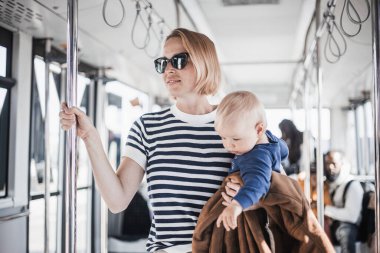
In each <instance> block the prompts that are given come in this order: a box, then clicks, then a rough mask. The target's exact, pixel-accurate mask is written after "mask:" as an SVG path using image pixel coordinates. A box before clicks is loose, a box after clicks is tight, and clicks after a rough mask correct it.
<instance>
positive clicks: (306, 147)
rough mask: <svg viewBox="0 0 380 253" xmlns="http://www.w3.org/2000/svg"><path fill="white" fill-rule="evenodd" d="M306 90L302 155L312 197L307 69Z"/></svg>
mask: <svg viewBox="0 0 380 253" xmlns="http://www.w3.org/2000/svg"><path fill="white" fill-rule="evenodd" d="M303 82H304V92H303V96H304V97H303V108H304V115H305V116H304V117H305V130H304V131H303V145H302V149H303V150H302V157H303V161H302V162H303V167H304V170H305V181H304V192H305V196H306V197H307V199H311V198H312V196H311V193H310V140H309V138H310V136H309V129H310V124H309V118H310V117H309V106H310V103H309V93H310V92H309V89H310V84H309V83H308V81H307V70H306V69H305V70H304V79H303Z"/></svg>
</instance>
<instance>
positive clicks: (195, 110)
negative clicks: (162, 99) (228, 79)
mask: <svg viewBox="0 0 380 253" xmlns="http://www.w3.org/2000/svg"><path fill="white" fill-rule="evenodd" d="M176 105H177V108H178V109H179V110H180V111H182V112H184V113H187V114H193V115H202V114H207V113H210V112H212V111H213V110H214V109H215V106H213V105H210V103H209V102H208V100H207V97H206V96H194V97H187V98H177V103H176Z"/></svg>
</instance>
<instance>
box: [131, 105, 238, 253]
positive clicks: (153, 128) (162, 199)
mask: <svg viewBox="0 0 380 253" xmlns="http://www.w3.org/2000/svg"><path fill="white" fill-rule="evenodd" d="M214 118H215V111H213V112H211V113H208V114H204V115H190V114H186V113H183V112H181V111H180V110H179V109H178V108H177V107H176V106H175V105H174V106H172V107H171V108H168V109H165V110H163V111H160V112H157V113H148V114H145V115H143V116H142V117H141V118H140V119H138V120H137V121H136V122H135V123H134V124H133V126H132V128H131V130H130V133H129V136H128V142H127V147H126V156H128V157H130V158H131V159H133V160H134V161H136V162H137V163H138V164H139V165H140V166H141V167H142V168H144V169H145V173H146V178H147V183H148V195H149V199H150V203H151V206H152V211H153V220H152V225H151V229H150V234H149V238H148V241H147V250H148V251H149V252H154V251H156V250H159V249H165V250H166V251H168V252H174V249H175V248H181V250H182V252H186V251H191V241H192V235H193V232H194V228H195V225H196V223H197V219H198V216H199V213H200V211H201V210H202V207H203V205H204V204H205V203H206V201H207V200H208V199H209V198H210V197H211V196H212V195H213V194H214V193H215V192H216V191H217V189H218V188H219V187H220V185H221V182H222V181H223V179H224V177H225V176H226V175H227V172H228V169H229V167H230V166H231V158H232V157H233V155H231V154H229V153H227V151H226V150H225V149H224V148H223V144H222V141H221V139H220V137H219V135H218V134H217V133H216V132H215V130H214V122H213V121H214ZM171 249H173V250H171ZM184 249H185V250H184Z"/></svg>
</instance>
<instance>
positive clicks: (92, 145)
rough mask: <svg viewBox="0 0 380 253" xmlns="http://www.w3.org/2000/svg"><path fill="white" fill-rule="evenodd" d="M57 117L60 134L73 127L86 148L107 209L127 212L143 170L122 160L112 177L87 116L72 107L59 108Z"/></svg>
mask: <svg viewBox="0 0 380 253" xmlns="http://www.w3.org/2000/svg"><path fill="white" fill-rule="evenodd" d="M59 116H60V122H61V126H62V128H63V129H64V130H68V129H70V128H71V127H72V126H73V125H74V124H76V125H77V135H78V136H79V137H80V138H81V139H82V140H83V141H84V143H85V145H86V149H87V152H88V155H89V158H90V161H91V166H92V170H93V173H94V177H95V181H96V185H97V187H98V189H99V191H100V194H101V195H102V197H103V199H104V201H105V202H106V204H107V206H108V208H109V209H110V210H111V212H113V213H116V212H120V211H122V210H124V209H125V208H127V206H128V205H129V203H130V202H131V200H132V198H133V196H134V195H135V193H136V192H137V190H138V188H139V185H140V183H141V181H142V178H143V176H144V170H143V168H142V167H141V166H140V165H138V164H137V163H136V162H135V161H133V160H132V159H130V158H124V159H123V160H122V162H121V164H120V166H119V168H118V170H117V171H116V173H115V171H114V170H113V168H112V166H111V164H110V162H109V161H108V157H107V155H106V153H105V151H104V149H103V145H102V143H101V139H100V136H99V133H98V132H97V130H96V128H95V127H94V125H93V124H92V122H91V120H90V119H89V118H88V117H87V115H86V114H85V113H84V112H82V111H81V110H79V109H78V108H76V107H72V108H70V109H68V108H67V106H66V104H62V111H61V112H60V114H59Z"/></svg>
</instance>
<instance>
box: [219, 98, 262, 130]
mask: <svg viewBox="0 0 380 253" xmlns="http://www.w3.org/2000/svg"><path fill="white" fill-rule="evenodd" d="M234 121H241V122H242V123H244V122H247V123H251V124H252V127H254V126H255V125H256V124H257V123H263V127H264V130H265V129H266V128H267V119H266V116H265V109H264V106H263V104H262V103H261V102H260V100H259V99H258V98H257V97H256V95H255V94H253V93H252V92H249V91H236V92H232V93H230V94H228V95H227V96H225V97H224V98H223V100H222V102H220V104H219V105H218V109H217V111H216V118H215V128H216V129H220V127H221V126H222V125H228V124H229V123H232V122H234Z"/></svg>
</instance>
